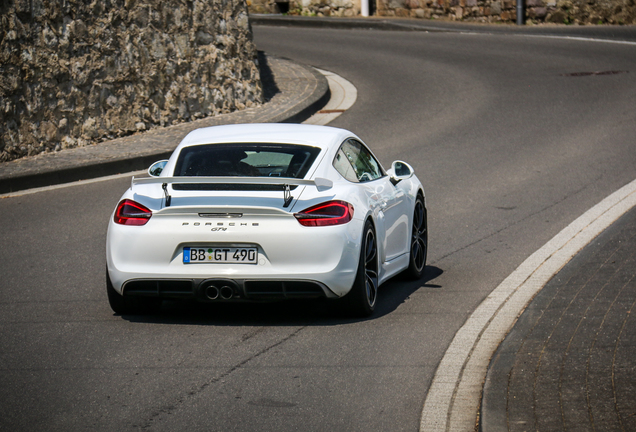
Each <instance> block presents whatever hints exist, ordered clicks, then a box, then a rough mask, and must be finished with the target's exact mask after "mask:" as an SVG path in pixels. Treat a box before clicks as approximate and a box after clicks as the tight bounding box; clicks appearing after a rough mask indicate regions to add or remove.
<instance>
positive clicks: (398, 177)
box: [390, 161, 415, 186]
mask: <svg viewBox="0 0 636 432" xmlns="http://www.w3.org/2000/svg"><path fill="white" fill-rule="evenodd" d="M414 173H415V172H414V171H413V168H412V167H411V165H409V164H407V163H406V162H402V161H395V162H393V163H392V164H391V169H390V175H391V183H392V184H393V186H395V185H396V184H398V183H399V182H401V181H402V180H406V179H409V178H411V177H413V174H414Z"/></svg>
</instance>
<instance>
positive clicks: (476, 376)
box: [420, 180, 636, 432]
mask: <svg viewBox="0 0 636 432" xmlns="http://www.w3.org/2000/svg"><path fill="white" fill-rule="evenodd" d="M634 206H636V180H634V181H632V182H631V183H628V184H627V185H625V186H623V187H622V188H620V189H619V190H617V191H616V192H614V193H612V194H611V195H609V196H608V197H606V198H605V199H603V200H602V201H601V202H599V203H598V204H596V205H595V206H594V207H592V208H590V209H589V210H587V211H586V212H585V213H583V215H581V216H580V217H578V218H577V219H576V220H575V221H573V222H572V223H571V224H569V225H568V226H567V227H565V228H564V229H563V230H561V232H559V233H558V234H557V235H556V236H554V237H553V238H552V239H551V240H550V241H548V242H547V243H546V244H545V245H543V246H542V247H541V248H539V249H538V250H537V251H536V252H534V253H533V254H532V255H530V257H528V258H527V259H526V260H525V261H524V262H523V263H521V265H519V267H517V268H516V269H515V270H514V271H513V272H512V273H511V274H510V275H509V276H508V277H507V278H506V279H505V280H504V281H503V282H501V284H499V286H498V287H497V288H495V289H494V290H493V291H492V292H491V293H490V294H489V295H488V296H487V297H486V298H485V299H484V300H483V301H482V303H481V304H480V305H479V306H478V307H477V308H476V309H475V311H474V312H473V313H472V314H471V316H470V317H469V318H468V320H467V321H466V323H465V324H464V325H463V326H462V327H461V328H460V329H459V330H458V331H457V333H456V334H455V337H454V338H453V341H452V342H451V344H450V345H449V347H448V349H447V350H446V353H445V354H444V357H443V358H442V360H441V362H440V364H439V366H438V367H437V371H436V372H435V376H434V377H433V381H432V383H431V386H430V388H429V391H428V394H427V396H426V400H425V402H424V406H423V408H422V415H421V417H420V431H422V432H424V431H426V432H429V431H467V430H474V428H475V427H476V418H477V410H478V409H479V405H480V400H481V392H482V388H483V382H484V379H485V377H486V373H487V370H488V364H489V362H490V359H491V357H492V355H493V354H494V352H495V350H496V349H497V347H498V346H499V344H500V342H501V341H502V340H503V338H504V337H505V336H506V334H507V333H508V331H509V330H510V328H512V326H513V325H514V323H515V322H516V320H517V318H518V316H519V315H520V314H521V312H523V310H524V309H525V308H526V306H527V304H528V303H529V302H530V300H532V298H534V296H535V295H536V293H538V292H539V291H540V290H541V288H543V286H544V285H545V284H546V283H547V282H548V281H549V280H550V279H551V278H552V277H553V276H554V275H555V274H556V273H557V272H558V271H559V270H560V269H561V268H562V267H563V266H564V265H566V264H567V263H568V262H569V261H570V260H571V259H572V258H573V257H574V256H575V255H576V254H577V253H578V252H579V251H580V250H581V249H582V248H583V247H585V246H586V245H587V244H588V243H590V242H591V241H592V240H593V239H594V238H595V237H596V236H598V235H599V234H600V233H601V232H603V231H604V230H605V229H606V228H607V227H609V226H610V225H611V224H612V223H613V222H615V221H616V220H617V219H618V218H619V217H621V216H622V215H623V214H625V213H626V212H627V211H628V210H630V209H631V208H632V207H634Z"/></svg>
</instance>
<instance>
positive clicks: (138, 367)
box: [0, 27, 636, 432]
mask: <svg viewBox="0 0 636 432" xmlns="http://www.w3.org/2000/svg"><path fill="white" fill-rule="evenodd" d="M254 33H255V40H256V44H257V46H258V48H259V49H261V50H264V51H266V52H268V53H269V54H273V55H278V56H282V57H288V58H291V59H294V60H296V61H299V62H302V63H306V64H310V65H313V66H316V67H319V68H321V69H325V70H328V71H332V72H335V73H337V74H339V75H341V76H342V77H344V78H346V79H347V80H349V81H351V82H352V83H353V84H354V85H355V86H356V87H357V89H358V99H357V102H356V104H355V105H354V106H353V107H352V108H351V109H350V110H349V111H347V112H346V113H345V114H343V115H342V116H340V117H339V118H338V119H337V120H336V121H334V122H333V123H332V125H333V126H339V127H345V128H349V129H351V130H353V131H354V132H356V133H358V135H359V136H360V137H361V138H362V139H363V140H365V142H367V144H369V145H370V147H371V148H372V149H373V150H374V151H375V152H376V154H377V155H378V156H379V158H380V159H381V161H382V162H383V164H384V165H385V166H389V165H390V163H391V161H393V160H395V159H403V160H406V161H408V162H409V163H411V164H412V165H413V166H414V167H415V169H416V172H417V173H418V176H419V177H420V179H421V180H422V182H423V183H424V185H425V188H426V192H427V201H428V207H429V231H430V237H429V241H430V250H429V267H428V268H427V272H426V276H425V278H424V279H423V280H422V281H421V283H409V282H405V281H403V280H400V279H399V278H398V279H396V280H392V281H390V282H389V283H387V284H386V285H384V286H383V287H382V288H383V289H382V290H381V293H380V297H379V308H378V310H377V312H376V314H375V315H374V316H373V317H372V318H371V319H368V320H347V319H343V318H341V317H339V316H338V314H337V313H336V312H334V311H333V309H332V308H330V307H329V304H323V303H309V304H306V303H292V304H280V305H274V306H271V305H269V306H258V305H254V306H233V307H216V306H215V307H209V306H205V307H203V306H200V307H192V305H183V304H178V303H171V304H166V305H165V307H164V311H163V313H162V314H161V315H159V316H155V317H151V318H149V317H132V316H126V317H121V316H115V315H113V314H112V312H111V311H110V308H109V307H108V303H107V300H106V292H105V285H104V283H105V282H104V271H105V264H104V262H105V252H104V244H105V235H106V226H107V221H108V218H109V217H110V212H111V211H112V208H113V207H114V205H115V204H116V202H117V200H118V198H119V196H120V195H121V193H122V192H123V191H124V190H125V189H126V187H127V185H128V184H129V179H127V178H122V179H118V180H111V181H105V182H100V183H93V184H89V185H83V186H74V187H71V188H66V189H58V190H54V191H49V192H42V193H37V194H32V195H24V196H20V197H13V198H5V199H2V200H0V220H1V221H2V226H1V228H0V230H1V233H0V235H1V236H2V239H3V240H2V246H3V247H2V248H1V249H0V263H2V264H1V266H2V267H1V269H2V278H1V279H0V347H2V349H1V350H0V388H2V389H3V392H2V396H0V430H51V431H53V430H64V431H67V430H152V431H161V430H187V431H191V432H193V431H204V430H205V431H212V430H219V431H229V430H240V431H246V430H259V431H292V430H294V431H295V430H330V431H358V430H359V431H370V430H386V431H389V430H390V431H399V430H404V431H414V430H417V429H418V427H419V420H420V414H421V409H422V404H423V401H424V398H425V395H426V391H427V388H428V386H429V384H430V382H431V379H432V376H433V374H434V372H435V369H436V366H437V364H438V362H439V360H440V359H441V357H442V356H443V354H444V351H445V349H446V347H447V346H448V344H449V343H450V341H451V339H452V337H453V335H454V334H455V332H456V331H457V329H458V328H459V327H460V326H461V325H462V324H463V323H464V322H465V320H466V318H467V317H468V316H469V314H470V312H471V311H472V310H474V308H475V307H476V306H477V305H478V304H479V303H480V302H481V301H482V300H483V299H484V298H485V297H486V296H487V295H488V293H489V292H490V291H491V290H492V289H493V288H495V287H496V286H497V285H498V284H499V283H500V282H501V281H502V280H503V279H504V278H505V277H506V276H507V275H508V274H509V273H510V272H512V271H513V270H514V269H515V268H516V267H517V266H518V265H519V264H520V263H521V262H522V261H523V260H524V259H525V258H527V257H528V256H529V255H530V254H531V253H532V252H534V251H535V250H536V249H538V248H539V247H540V246H542V245H543V244H544V243H545V242H546V241H547V240H549V239H550V238H552V237H553V236H554V235H555V234H556V233H557V232H559V231H560V230H561V229H562V228H563V227H565V226H567V225H568V224H569V223H570V222H571V221H573V220H574V219H576V218H577V217H578V216H579V215H581V214H582V213H583V212H584V211H585V210H587V209H588V208H590V207H591V206H593V205H594V204H596V203H597V202H599V201H600V200H601V199H603V198H604V197H605V196H607V195H609V194H610V193H611V192H613V191H615V190H617V189H618V188H620V187H621V186H623V185H625V184H626V183H628V182H630V181H632V180H633V179H634V178H636V149H635V146H636V144H635V142H634V138H635V137H636V110H635V109H634V108H635V102H634V101H636V46H634V45H626V44H613V43H607V42H585V41H580V40H566V39H547V38H539V37H526V36H523V35H515V36H507V35H505V34H492V35H491V34H454V33H424V32H389V31H384V32H383V31H369V30H356V31H353V30H334V29H302V28H275V27H255V28H254ZM592 72H612V73H608V74H590V73H592Z"/></svg>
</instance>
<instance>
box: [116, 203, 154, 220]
mask: <svg viewBox="0 0 636 432" xmlns="http://www.w3.org/2000/svg"><path fill="white" fill-rule="evenodd" d="M151 216H152V211H150V209H148V208H147V207H145V206H143V205H141V204H139V203H138V202H135V201H133V200H129V199H125V200H122V201H121V202H120V203H119V204H117V209H116V210H115V218H114V219H115V223H116V224H120V225H137V226H139V225H145V224H146V223H147V222H148V220H150V217H151Z"/></svg>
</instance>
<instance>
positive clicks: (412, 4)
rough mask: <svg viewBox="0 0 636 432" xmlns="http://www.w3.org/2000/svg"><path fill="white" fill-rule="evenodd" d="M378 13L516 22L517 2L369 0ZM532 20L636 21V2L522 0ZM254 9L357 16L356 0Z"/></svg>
mask: <svg viewBox="0 0 636 432" xmlns="http://www.w3.org/2000/svg"><path fill="white" fill-rule="evenodd" d="M369 1H370V10H371V11H372V12H373V11H375V12H374V13H372V15H377V16H389V17H393V16H395V17H404V18H408V17H410V18H424V19H447V20H461V21H476V22H504V23H514V22H516V20H517V11H516V0H369ZM524 3H525V19H526V21H528V22H534V23H557V24H636V0H525V2H524ZM248 4H249V9H250V12H252V13H281V12H283V13H288V14H291V15H307V16H339V17H353V16H358V15H360V0H289V1H282V0H248Z"/></svg>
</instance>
